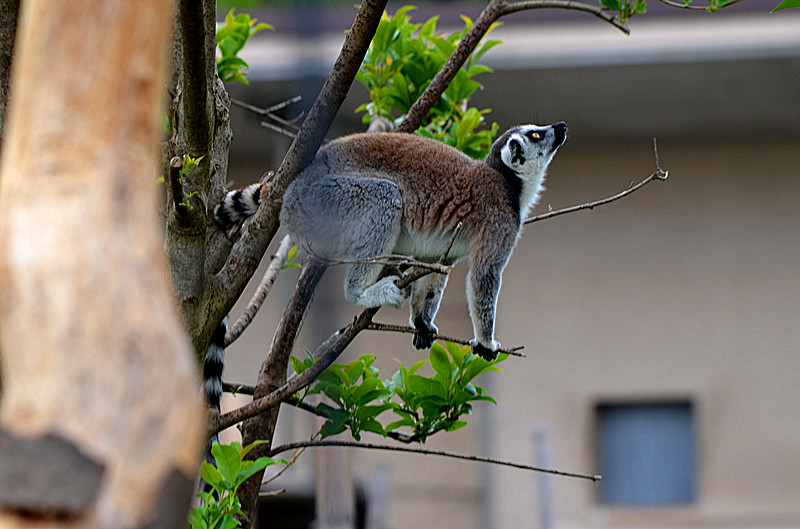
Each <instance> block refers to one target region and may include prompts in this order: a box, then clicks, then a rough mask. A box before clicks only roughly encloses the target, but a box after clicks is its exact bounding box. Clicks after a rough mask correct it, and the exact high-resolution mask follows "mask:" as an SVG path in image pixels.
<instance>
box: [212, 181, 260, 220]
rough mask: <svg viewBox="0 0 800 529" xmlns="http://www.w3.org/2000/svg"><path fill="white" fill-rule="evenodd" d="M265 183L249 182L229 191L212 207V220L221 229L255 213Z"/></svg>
mask: <svg viewBox="0 0 800 529" xmlns="http://www.w3.org/2000/svg"><path fill="white" fill-rule="evenodd" d="M265 185H267V184H265V183H257V184H250V185H249V186H247V187H243V188H241V189H234V190H233V191H229V192H228V194H227V195H225V198H224V199H222V201H221V202H220V203H219V204H217V205H216V207H215V208H214V222H216V224H217V226H218V227H219V228H220V229H221V230H223V231H227V230H228V229H230V228H232V227H234V226H236V225H237V224H240V223H242V222H244V221H245V220H247V219H248V218H250V217H252V216H253V215H255V213H256V210H257V209H258V205H259V204H260V203H261V192H262V190H263V188H264V186H265Z"/></svg>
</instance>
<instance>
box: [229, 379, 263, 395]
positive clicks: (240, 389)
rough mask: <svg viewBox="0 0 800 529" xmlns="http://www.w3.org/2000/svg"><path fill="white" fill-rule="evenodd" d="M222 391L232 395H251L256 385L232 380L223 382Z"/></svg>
mask: <svg viewBox="0 0 800 529" xmlns="http://www.w3.org/2000/svg"><path fill="white" fill-rule="evenodd" d="M222 391H224V392H225V393H231V394H233V395H252V394H253V393H255V391H256V387H255V386H253V385H252V384H236V383H233V382H223V383H222Z"/></svg>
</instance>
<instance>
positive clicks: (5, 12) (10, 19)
mask: <svg viewBox="0 0 800 529" xmlns="http://www.w3.org/2000/svg"><path fill="white" fill-rule="evenodd" d="M17 13H19V0H0V152H2V148H3V147H2V139H3V131H4V130H5V122H6V103H7V102H8V82H9V79H10V73H11V56H12V53H13V51H14V37H15V35H16V32H17Z"/></svg>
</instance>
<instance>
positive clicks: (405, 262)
mask: <svg viewBox="0 0 800 529" xmlns="http://www.w3.org/2000/svg"><path fill="white" fill-rule="evenodd" d="M445 255H446V254H445ZM353 263H363V264H382V265H387V266H418V267H420V268H424V269H426V270H430V271H431V272H436V273H437V274H445V275H447V274H449V273H450V272H452V271H453V269H452V267H450V266H445V265H443V264H440V263H426V262H424V261H418V260H416V259H414V258H413V257H408V256H407V255H396V254H388V255H378V256H376V257H365V258H364V259H345V260H341V261H339V260H334V261H326V264H327V265H328V266H335V265H347V264H353Z"/></svg>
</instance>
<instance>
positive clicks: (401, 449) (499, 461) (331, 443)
mask: <svg viewBox="0 0 800 529" xmlns="http://www.w3.org/2000/svg"><path fill="white" fill-rule="evenodd" d="M322 446H338V447H347V448H364V449H367V450H387V451H392V452H407V453H412V454H420V455H431V456H441V457H450V458H453V459H461V460H464V461H476V462H480V463H491V464H493V465H502V466H506V467H512V468H519V469H522V470H530V471H533V472H545V473H547V474H555V475H557V476H565V477H570V478H580V479H588V480H591V481H599V480H601V479H602V476H600V475H598V474H579V473H577V472H564V471H561V470H552V469H549V468H541V467H535V466H531V465H523V464H522V463H514V462H513V461H505V460H502V459H494V458H491V457H481V456H470V455H465V454H457V453H455V452H448V451H445V450H428V449H424V448H409V447H407V446H395V445H377V444H371V443H357V442H354V441H332V440H327V441H325V440H323V441H299V442H296V443H288V444H285V445H280V446H276V447H275V448H273V449H271V450H270V455H271V456H274V455H276V454H280V453H281V452H287V451H289V450H296V449H297V448H303V447H306V448H317V447H322Z"/></svg>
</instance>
